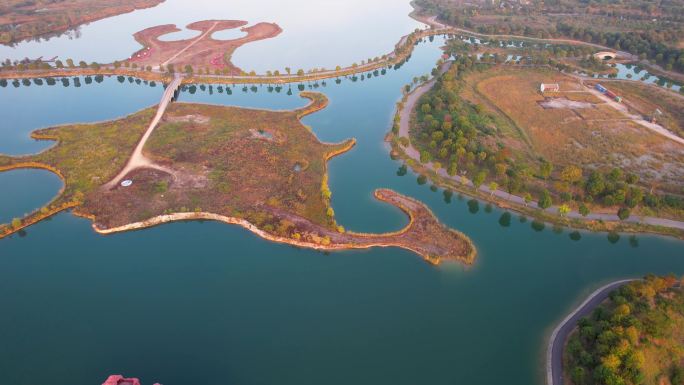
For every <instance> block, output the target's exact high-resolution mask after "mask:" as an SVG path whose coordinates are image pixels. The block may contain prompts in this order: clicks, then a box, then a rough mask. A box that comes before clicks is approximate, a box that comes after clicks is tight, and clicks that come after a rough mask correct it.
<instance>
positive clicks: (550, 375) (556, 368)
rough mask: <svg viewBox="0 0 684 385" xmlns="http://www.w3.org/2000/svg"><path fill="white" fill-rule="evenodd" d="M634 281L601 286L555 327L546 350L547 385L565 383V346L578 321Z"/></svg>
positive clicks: (561, 384)
mask: <svg viewBox="0 0 684 385" xmlns="http://www.w3.org/2000/svg"><path fill="white" fill-rule="evenodd" d="M632 281H636V279H623V280H620V281H616V282H612V283H609V284H607V285H605V286H603V287H601V288H599V289H598V290H596V291H595V292H593V293H591V295H590V296H589V297H588V298H587V299H586V300H585V301H584V302H582V304H581V305H579V307H578V308H577V309H575V310H574V311H573V312H572V313H570V314H568V316H567V317H565V319H564V320H563V321H562V322H561V323H560V324H559V325H558V326H557V327H556V329H554V331H553V333H551V338H550V339H549V346H548V347H547V350H546V385H563V348H564V347H565V341H566V340H567V339H568V336H569V335H570V333H571V332H572V331H573V330H574V329H575V327H576V326H577V321H579V320H580V318H582V317H586V316H587V315H589V313H591V312H592V311H593V310H594V308H595V307H596V306H598V305H599V304H600V303H601V302H603V301H604V300H605V299H606V298H608V296H609V295H610V293H611V292H612V291H614V290H616V289H618V288H620V287H622V286H624V285H626V284H628V283H630V282H632Z"/></svg>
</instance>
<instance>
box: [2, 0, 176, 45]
mask: <svg viewBox="0 0 684 385" xmlns="http://www.w3.org/2000/svg"><path fill="white" fill-rule="evenodd" d="M162 1H164V0H107V1H95V0H3V1H2V2H1V4H0V43H1V44H12V43H16V42H19V41H21V40H25V39H31V38H38V37H42V36H52V35H55V34H61V33H64V32H66V31H68V30H71V29H74V28H77V27H78V26H80V25H81V24H85V23H90V22H93V21H96V20H100V19H104V18H107V17H111V16H116V15H120V14H122V13H128V12H133V11H134V10H136V9H142V8H150V7H154V6H156V5H157V4H159V3H161V2H162Z"/></svg>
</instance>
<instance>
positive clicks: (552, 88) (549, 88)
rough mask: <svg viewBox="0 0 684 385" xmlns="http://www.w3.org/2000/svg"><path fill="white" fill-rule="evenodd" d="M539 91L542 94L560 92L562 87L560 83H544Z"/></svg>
mask: <svg viewBox="0 0 684 385" xmlns="http://www.w3.org/2000/svg"><path fill="white" fill-rule="evenodd" d="M539 91H541V92H558V91H560V86H559V85H558V83H542V84H541V85H540V86H539Z"/></svg>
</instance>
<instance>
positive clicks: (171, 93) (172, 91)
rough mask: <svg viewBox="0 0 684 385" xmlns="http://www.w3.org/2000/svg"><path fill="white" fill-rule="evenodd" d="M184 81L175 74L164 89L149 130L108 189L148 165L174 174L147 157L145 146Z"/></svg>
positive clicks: (106, 185)
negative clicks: (130, 173) (144, 151)
mask: <svg viewBox="0 0 684 385" xmlns="http://www.w3.org/2000/svg"><path fill="white" fill-rule="evenodd" d="M182 82H183V77H182V76H181V75H180V74H175V75H174V78H173V81H171V83H170V84H169V85H168V86H167V87H166V90H165V91H164V94H163V95H162V98H161V101H160V102H159V107H157V113H156V114H155V115H154V119H152V122H150V125H149V126H148V127H147V130H146V131H145V133H144V134H143V136H142V138H140V141H139V142H138V145H137V146H136V147H135V150H133V154H131V157H130V158H129V159H128V162H126V165H125V166H124V168H123V169H122V170H121V171H120V172H119V174H117V175H116V176H115V177H114V179H112V180H111V181H109V182H107V184H105V187H106V188H108V189H111V188H113V187H114V186H116V185H117V184H118V183H120V182H121V180H122V179H123V178H124V177H125V176H126V175H127V174H128V173H129V172H131V171H133V170H135V169H136V168H139V167H147V168H153V169H156V170H160V171H164V172H167V173H169V174H172V175H173V171H172V170H170V169H168V168H166V167H163V166H160V165H157V164H155V163H154V162H152V161H151V160H149V159H147V157H145V155H144V154H143V151H142V150H143V148H144V147H145V143H146V142H147V140H148V139H149V138H150V136H151V135H152V132H153V131H154V129H155V128H156V127H157V125H158V124H159V120H161V118H162V116H164V112H165V111H166V108H167V107H168V106H169V103H171V102H172V101H174V100H176V99H177V98H178V93H179V89H180V86H181V83H182Z"/></svg>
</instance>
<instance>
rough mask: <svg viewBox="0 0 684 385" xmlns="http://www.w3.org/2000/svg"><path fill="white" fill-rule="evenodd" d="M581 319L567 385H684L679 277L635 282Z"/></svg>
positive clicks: (569, 355)
mask: <svg viewBox="0 0 684 385" xmlns="http://www.w3.org/2000/svg"><path fill="white" fill-rule="evenodd" d="M578 324H579V325H578V329H577V330H576V331H575V332H574V333H573V334H572V335H571V336H570V338H569V340H568V343H567V345H566V350H565V354H564V361H565V362H564V367H565V371H566V376H565V383H566V384H573V385H599V384H626V385H627V384H643V385H682V384H684V334H683V331H684V292H682V288H681V281H679V280H677V279H676V278H675V277H663V278H660V277H654V276H649V277H646V279H645V280H643V281H635V282H632V283H630V284H628V285H626V286H624V287H622V288H620V289H618V290H617V291H615V292H613V293H611V296H610V298H609V299H608V300H606V301H605V302H604V303H603V304H601V305H600V306H599V307H597V308H596V309H595V310H594V312H593V314H592V315H591V316H589V317H587V318H583V319H581V320H580V321H579V322H578Z"/></svg>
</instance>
